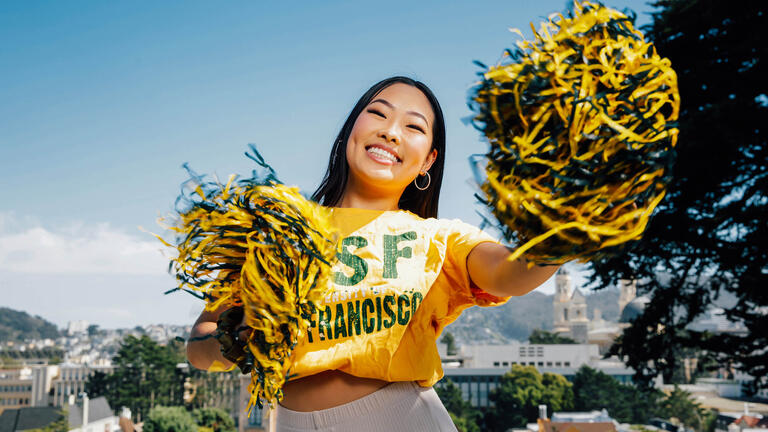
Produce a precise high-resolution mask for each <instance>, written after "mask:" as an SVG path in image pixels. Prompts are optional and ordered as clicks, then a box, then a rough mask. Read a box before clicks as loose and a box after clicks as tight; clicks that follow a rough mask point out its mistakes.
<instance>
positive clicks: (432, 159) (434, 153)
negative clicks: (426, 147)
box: [419, 149, 437, 175]
mask: <svg viewBox="0 0 768 432" xmlns="http://www.w3.org/2000/svg"><path fill="white" fill-rule="evenodd" d="M435 160H437V149H432V151H431V152H429V154H428V155H427V159H426V160H425V161H424V165H422V166H421V171H420V172H419V174H422V175H424V173H425V172H427V171H429V169H430V168H432V164H433V163H435Z"/></svg>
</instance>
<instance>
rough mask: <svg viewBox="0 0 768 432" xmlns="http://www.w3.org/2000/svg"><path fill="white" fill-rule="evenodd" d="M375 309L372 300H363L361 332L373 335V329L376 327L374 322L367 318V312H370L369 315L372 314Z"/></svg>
mask: <svg viewBox="0 0 768 432" xmlns="http://www.w3.org/2000/svg"><path fill="white" fill-rule="evenodd" d="M375 309H376V308H375V307H374V306H373V300H371V299H369V298H367V299H365V300H363V331H365V332H366V333H373V327H374V326H375V325H376V320H375V319H374V318H368V311H369V310H370V311H371V314H373V311H374V310H375Z"/></svg>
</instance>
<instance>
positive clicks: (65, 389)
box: [49, 363, 114, 406]
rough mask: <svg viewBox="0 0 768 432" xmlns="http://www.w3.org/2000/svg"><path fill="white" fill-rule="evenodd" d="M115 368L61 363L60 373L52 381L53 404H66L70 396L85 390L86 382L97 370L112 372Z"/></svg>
mask: <svg viewBox="0 0 768 432" xmlns="http://www.w3.org/2000/svg"><path fill="white" fill-rule="evenodd" d="M113 370H114V367H112V366H86V365H80V364H71V363H67V364H62V365H60V366H59V371H58V372H59V373H58V375H57V376H56V377H55V378H54V379H53V380H52V381H51V386H50V387H52V388H53V398H52V400H51V404H52V405H54V406H64V405H65V404H67V403H68V401H69V397H70V396H75V397H76V396H78V395H79V394H80V393H82V392H84V391H85V384H86V382H88V378H89V377H90V376H91V375H93V374H94V373H96V372H97V371H98V372H102V373H105V374H110V373H112V371H113ZM50 387H49V389H50Z"/></svg>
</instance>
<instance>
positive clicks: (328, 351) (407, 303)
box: [289, 208, 507, 387]
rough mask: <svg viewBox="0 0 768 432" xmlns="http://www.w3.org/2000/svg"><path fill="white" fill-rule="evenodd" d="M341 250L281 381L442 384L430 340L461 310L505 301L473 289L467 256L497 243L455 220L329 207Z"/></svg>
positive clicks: (436, 355) (440, 368) (434, 348)
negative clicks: (329, 376) (334, 376)
mask: <svg viewBox="0 0 768 432" xmlns="http://www.w3.org/2000/svg"><path fill="white" fill-rule="evenodd" d="M333 222H334V224H335V225H336V226H337V227H338V228H339V229H340V231H341V235H342V242H341V247H340V249H341V250H340V253H339V255H338V261H337V263H336V264H335V265H334V267H333V289H332V291H331V294H329V295H328V296H326V297H325V299H324V300H323V301H322V302H321V303H320V304H319V305H318V312H317V313H316V314H315V315H314V317H313V318H312V323H311V327H310V329H309V332H308V334H307V337H306V338H305V339H304V340H303V341H301V342H300V343H299V344H298V345H297V346H296V348H295V350H294V354H293V361H294V363H293V367H292V368H291V371H290V372H289V374H291V375H294V374H295V377H294V378H300V377H304V376H308V375H312V374H316V373H319V372H322V371H326V370H335V369H337V370H340V371H342V372H346V373H349V374H351V375H355V376H359V377H366V378H377V379H381V380H385V381H416V382H418V384H420V385H421V386H425V387H426V386H431V385H433V384H434V383H436V382H437V381H438V380H440V378H442V376H443V370H442V367H441V364H440V356H439V354H438V352H437V346H436V343H435V341H436V339H437V337H438V336H439V335H440V333H441V332H442V330H443V328H444V327H445V326H446V325H448V324H450V323H451V322H453V321H454V320H455V319H456V318H457V317H458V316H459V314H460V313H461V311H463V310H464V309H466V308H468V307H470V306H473V305H480V306H494V305H498V304H501V303H503V302H505V301H506V300H507V298H500V297H496V296H492V295H490V294H488V293H485V292H484V291H481V290H480V289H478V288H474V287H471V286H470V285H471V284H470V280H469V273H468V272H467V255H468V254H469V252H470V251H471V250H472V248H473V247H475V246H476V245H477V244H479V243H482V242H487V241H491V242H493V241H495V240H494V239H493V238H492V237H490V236H488V235H487V234H485V233H483V232H482V231H480V230H479V229H477V228H475V227H473V226H471V225H468V224H465V223H463V222H461V221H458V220H440V219H422V218H420V217H419V216H416V215H414V214H413V213H410V212H406V211H377V210H365V209H349V208H335V209H333Z"/></svg>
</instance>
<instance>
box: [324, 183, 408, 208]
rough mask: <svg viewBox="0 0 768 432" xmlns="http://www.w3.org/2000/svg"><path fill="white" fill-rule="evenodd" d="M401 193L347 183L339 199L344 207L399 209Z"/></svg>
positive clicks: (340, 204) (340, 205)
mask: <svg viewBox="0 0 768 432" xmlns="http://www.w3.org/2000/svg"><path fill="white" fill-rule="evenodd" d="M400 195H401V194H392V193H385V192H384V191H381V190H374V189H371V188H367V187H364V186H362V185H355V184H352V182H350V183H347V187H346V189H345V190H344V194H343V195H342V196H341V200H340V201H339V205H338V206H339V207H342V208H360V209H367V210H385V211H386V210H398V209H399V208H400V207H399V206H398V202H399V201H400Z"/></svg>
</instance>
